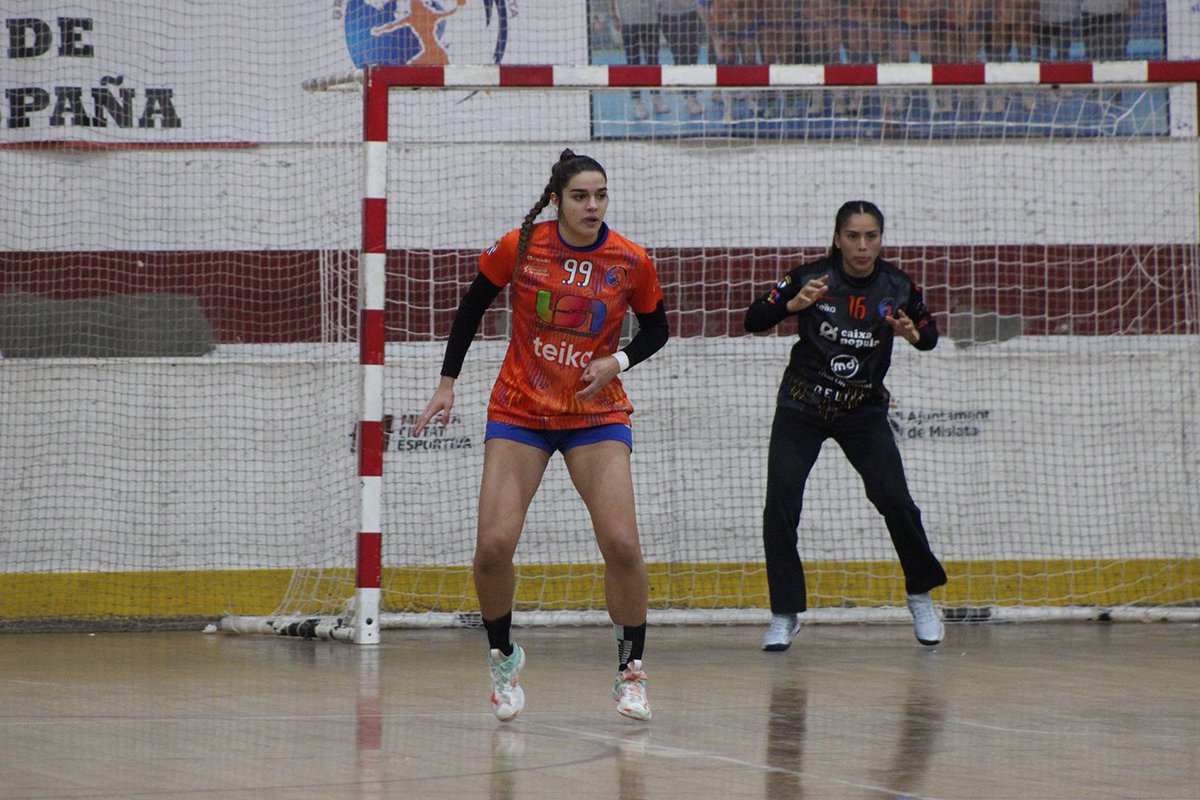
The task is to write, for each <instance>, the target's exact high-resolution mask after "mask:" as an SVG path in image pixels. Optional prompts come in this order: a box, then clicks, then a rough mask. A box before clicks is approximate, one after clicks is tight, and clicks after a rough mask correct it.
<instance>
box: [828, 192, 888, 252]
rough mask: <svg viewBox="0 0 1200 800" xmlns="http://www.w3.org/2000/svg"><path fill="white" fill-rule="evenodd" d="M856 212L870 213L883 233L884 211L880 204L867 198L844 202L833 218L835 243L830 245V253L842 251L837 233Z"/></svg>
mask: <svg viewBox="0 0 1200 800" xmlns="http://www.w3.org/2000/svg"><path fill="white" fill-rule="evenodd" d="M855 214H870V215H871V216H872V217H874V218H875V221H876V222H878V223H879V234H880V235H881V236H882V235H883V212H882V211H880V210H879V206H877V205H875V204H874V203H871V202H868V201H866V200H851V201H850V202H848V203H842V207H841V208H839V209H838V212H837V216H836V217H834V220H833V244H832V245H830V247H829V255H831V256H832V255H834V254H835V253H840V252H841V250H840V248H838V246H837V235H838V234H839V233H841V232H842V228H844V227H845V226H846V223H847V222H849V221H850V217H852V216H854V215H855Z"/></svg>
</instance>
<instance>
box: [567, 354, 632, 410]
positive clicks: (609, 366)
mask: <svg viewBox="0 0 1200 800" xmlns="http://www.w3.org/2000/svg"><path fill="white" fill-rule="evenodd" d="M620 371H621V364H620V362H618V361H617V358H616V356H604V357H603V358H594V359H592V360H591V361H590V362H588V365H587V366H586V367H584V368H583V374H582V375H580V376H579V379H580V380H581V381H583V382H584V383H585V384H586V386H584V387H583V388H582V389H580V390H579V391H578V392H576V393H575V396H576V397H578V398H579V399H580V400H583V399H584V398H587V397H591V396H592V395H594V394H595V393H596V392H598V391H600V390H601V389H603V388H604V387H605V386H607V385H608V383H609V381H611V380H612V379H613V378H615V377H616V376H617V373H618V372H620Z"/></svg>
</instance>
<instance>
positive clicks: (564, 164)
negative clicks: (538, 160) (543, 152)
mask: <svg viewBox="0 0 1200 800" xmlns="http://www.w3.org/2000/svg"><path fill="white" fill-rule="evenodd" d="M581 172H599V173H600V174H601V175H603V176H604V179H605V180H608V173H607V172H605V171H604V167H602V166H600V162H599V161H597V160H596V159H594V158H592V157H591V156H581V155H576V154H575V151H574V150H572V149H571V148H569V147H568V148H567V149H565V150H563V151H562V152H561V153H559V154H558V161H556V162H555V163H554V166H552V167H551V168H550V180H549V181H548V182H547V183H546V188H545V189H543V190H542V196H541V197H539V198H538V201H537V202H536V203H534V204H533V208H531V209H529V213H528V214H526V215H525V219H524V220H522V222H521V234H520V236H518V237H517V260H516V263H514V264H513V280H516V277H517V272H518V270H520V268H521V261H522V260H524V258H525V250H526V248H527V247H528V246H529V234H530V233H532V232H533V223H534V221H535V220H537V218H538V215H539V214H541V213H542V211H543V210H545V208H546V206H548V205H550V199H551V196H552V195H553V196H555V197H558V199H559V201H561V200H562V192H563V187H565V186H566V185H567V183H568V182H569V181H570V180H571V178H574V177H575V176H576V175H578V174H579V173H581Z"/></svg>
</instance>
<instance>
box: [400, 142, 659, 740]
mask: <svg viewBox="0 0 1200 800" xmlns="http://www.w3.org/2000/svg"><path fill="white" fill-rule="evenodd" d="M547 205H553V206H554V207H555V208H556V210H557V212H558V213H557V219H555V220H550V221H546V222H540V223H537V224H535V223H534V220H536V219H537V216H538V214H540V213H541V212H542V210H543V209H545V208H546V206H547ZM607 209H608V178H607V175H606V173H605V171H604V168H603V167H602V166H600V164H599V163H598V162H597V161H596V160H595V159H593V158H590V157H589V156H583V155H576V154H575V153H574V152H572V151H571V150H564V151H563V152H562V154H561V155H560V156H559V159H558V161H557V162H556V163H555V164H554V166H553V167H552V168H551V172H550V181H549V183H547V184H546V188H545V190H544V191H543V192H542V196H541V197H540V198H539V199H538V201H537V203H535V204H534V206H533V208H531V209H530V211H529V213H528V214H526V215H525V220H524V222H523V223H522V225H521V227H520V228H517V229H514V230H512V231H509V232H508V233H507V234H505V235H504V236H502V237H501V238H500V240H499V241H498V242H496V243H495V244H494V245H492V246H491V247H490V248H488V249H487V250H485V251H484V252H483V253H482V254H480V256H479V274H478V275H477V276H476V278H475V280H474V282H473V283H472V284H471V286H470V288H468V289H467V292H466V293H465V294H464V295H463V298H462V300H461V302H460V303H459V306H458V311H457V313H456V314H455V317H454V322H453V324H452V325H451V329H450V337H449V341H448V342H447V344H446V355H445V359H444V361H443V363H442V376H441V380H440V382H439V383H438V386H437V389H436V390H435V391H434V393H433V397H432V398H431V399H430V400H429V404H428V405H427V406H426V407H425V411H424V412H423V413H422V414H421V416H420V417H419V418H418V420H417V422H416V424H415V425H414V426H413V434H414V435H416V434H419V433H420V432H421V430H422V429H423V428H424V427H425V425H427V424H428V423H429V422H430V421H431V420H432V419H433V418H434V417H435V416H437V415H438V414H441V421H442V422H443V423H444V422H446V421H447V420H449V419H450V409H451V408H452V407H453V405H454V381H455V379H456V378H457V377H458V374H459V371H460V369H461V367H462V363H463V359H464V357H465V356H466V353H467V349H468V348H469V347H470V345H471V340H472V339H473V338H474V336H475V333H476V331H477V330H478V329H479V323H480V322H481V320H482V319H483V315H484V312H485V311H486V310H487V309H488V307H489V306H490V305H491V304H492V302H493V301H494V300H495V299H496V297H497V296H498V295H499V294H500V291H501V289H502V288H503V287H504V285H505V284H509V283H511V284H512V334H511V337H510V339H509V344H508V352H507V353H506V355H505V357H504V363H503V365H502V366H501V367H500V373H499V375H498V376H497V378H496V382H495V385H494V386H493V387H492V395H491V399H490V401H489V402H488V414H487V417H488V421H487V430H486V433H485V436H484V439H485V443H484V452H483V479H482V482H481V484H480V487H479V520H478V525H477V530H476V540H475V557H474V562H473V572H474V578H475V591H476V594H477V595H478V597H479V610H480V613H481V615H482V617H483V625H484V628H485V629H486V631H487V636H488V644H489V647H490V652H489V654H488V667H489V669H490V672H491V678H492V709H493V711H494V713H495V714H496V717H497V718H498V719H500V720H509V719H512V718H513V717H515V716H516V715H517V714H518V713H519V712H520V711H521V709H522V708H523V707H524V705H525V694H524V690H523V689H522V688H521V686H520V683H519V681H518V675H519V673H520V671H521V668H522V667H523V666H524V664H525V651H524V650H523V649H522V648H521V647H520V646H519V645H517V644H516V643H514V642H513V641H512V638H511V636H510V631H511V627H512V606H513V593H514V590H515V586H516V578H515V573H514V569H513V554H514V553H515V551H516V547H517V540H518V539H519V538H520V536H521V528H522V525H523V523H524V519H525V513H526V511H527V510H528V509H529V504H530V501H532V499H533V495H534V493H535V492H536V491H537V488H538V486H539V484H540V483H541V480H542V475H543V474H544V473H545V471H546V466H547V464H548V463H549V461H550V457H551V456H552V455H553V454H554V452H555V451H556V450H557V451H561V452H562V454H563V460H564V461H565V462H566V465H567V470H568V472H569V474H570V476H571V481H572V483H573V484H574V485H575V489H576V490H577V491H578V492H579V495H580V496H581V497H582V498H583V502H584V504H585V505H586V506H587V509H588V513H589V514H590V516H591V519H592V525H593V527H594V529H595V535H596V542H597V544H598V545H599V547H600V553H601V555H602V556H603V558H604V564H605V575H604V594H605V602H606V603H607V606H608V614H609V617H610V618H611V619H612V622H613V628H614V632H615V634H616V638H617V655H618V668H617V669H618V671H617V676H616V680H615V681H614V684H613V697H614V699H616V701H617V711H619V712H620V713H621V714H623V715H625V716H627V717H632V718H634V719H640V720H648V719H650V703H649V701H648V700H647V697H646V674H645V673H644V672H643V671H642V650H643V647H644V645H645V639H646V599H647V594H648V592H649V584H648V580H647V576H646V564H645V561H644V560H643V558H642V548H641V543H640V541H639V539H638V529H637V519H636V516H635V514H634V502H633V478H632V474H631V471H630V451H631V450H632V447H633V444H632V436H631V429H630V424H629V414H630V412H631V411H633V407H632V406H631V405H630V403H629V399H628V398H627V397H626V396H625V390H624V389H623V388H622V386H621V381H620V379H619V378H617V374H618V373H620V372H622V371H624V370H626V369H629V368H630V367H632V366H634V365H635V364H637V363H639V362H641V361H643V360H644V359H646V358H648V357H649V356H651V355H653V354H654V353H655V352H657V351H658V350H659V349H660V348H661V347H662V346H663V345H664V344H666V341H667V338H668V336H669V331H668V327H667V315H666V311H665V310H664V307H663V299H662V290H661V289H660V287H659V284H658V276H657V274H656V273H655V271H654V265H653V263H651V261H650V258H649V256H647V254H646V251H645V250H644V249H642V248H641V247H640V246H639V245H637V244H635V243H634V242H631V241H630V240H628V239H626V238H625V237H623V236H621V235H619V234H617V233H616V232H614V231H612V230H610V229H609V228H608V226H607V225H606V224H605V223H604V212H605V211H606V210H607ZM628 309H633V312H634V314H636V316H637V320H638V332H637V334H636V335H635V336H634V337H633V339H632V340H631V341H630V342H629V344H628V345H627V346H626V347H625V348H623V349H618V345H619V344H620V335H621V321H622V319H624V317H625V314H626V311H627V310H628Z"/></svg>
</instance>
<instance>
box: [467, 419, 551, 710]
mask: <svg viewBox="0 0 1200 800" xmlns="http://www.w3.org/2000/svg"><path fill="white" fill-rule="evenodd" d="M549 461H550V454H549V453H547V452H546V451H545V450H542V449H541V448H539V447H534V446H533V445H528V444H523V443H521V442H515V441H512V440H510V439H499V438H492V439H488V440H487V443H486V444H485V445H484V449H483V479H482V481H481V483H480V487H479V521H478V524H477V529H476V537H475V559H474V565H473V574H474V578H475V593H476V595H477V596H478V598H479V612H480V615H481V616H482V617H483V622H484V627H485V628H486V629H487V632H488V640H489V645H490V648H489V652H488V671H489V672H490V673H491V679H492V698H491V699H492V711H493V712H494V713H495V715H496V717H497V719H500V720H502V721H505V720H509V719H512V718H513V717H515V716H516V715H517V714H518V713H520V711H521V709H522V708H523V707H524V706H525V692H524V690H523V689H522V688H521V685H520V682H519V680H518V676H519V674H520V672H521V668H522V667H523V666H525V652H524V650H522V649H521V646H520V645H518V644H516V643H514V642H513V641H512V640H511V638H510V635H509V634H510V630H511V624H512V602H513V592H514V591H515V589H516V576H515V572H514V570H513V555H514V553H515V552H516V549H517V541H518V540H519V539H520V538H521V528H522V526H523V525H524V524H525V514H526V512H527V511H528V510H529V503H530V501H532V500H533V495H534V494H535V493H536V492H537V488H538V485H539V484H541V482H542V475H543V474H544V473H545V471H546V464H547V463H549Z"/></svg>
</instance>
